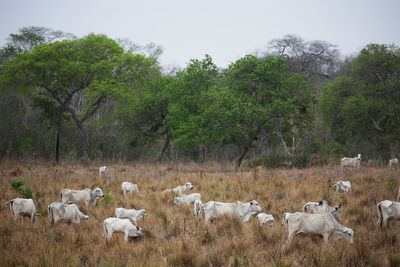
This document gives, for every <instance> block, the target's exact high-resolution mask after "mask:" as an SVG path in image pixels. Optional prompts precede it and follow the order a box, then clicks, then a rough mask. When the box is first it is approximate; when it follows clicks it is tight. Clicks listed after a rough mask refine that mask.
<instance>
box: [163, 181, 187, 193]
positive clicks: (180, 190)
mask: <svg viewBox="0 0 400 267" xmlns="http://www.w3.org/2000/svg"><path fill="white" fill-rule="evenodd" d="M192 189H193V186H192V183H191V182H187V183H186V184H184V185H178V186H177V187H175V188H172V189H165V190H164V191H163V193H174V194H175V195H178V196H181V195H182V193H183V192H184V191H189V190H192Z"/></svg>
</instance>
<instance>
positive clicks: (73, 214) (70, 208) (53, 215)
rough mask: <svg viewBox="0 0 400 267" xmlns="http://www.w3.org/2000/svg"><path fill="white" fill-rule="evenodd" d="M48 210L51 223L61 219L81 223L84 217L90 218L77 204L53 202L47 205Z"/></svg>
mask: <svg viewBox="0 0 400 267" xmlns="http://www.w3.org/2000/svg"><path fill="white" fill-rule="evenodd" d="M47 211H48V213H49V217H50V224H51V225H53V224H56V223H58V222H59V221H61V220H65V221H67V222H73V223H76V224H79V223H80V222H81V220H82V219H84V220H87V219H89V216H87V215H85V214H83V213H82V212H81V211H80V210H79V208H78V206H77V205H76V204H64V203H61V202H53V203H51V204H50V205H49V206H48V207H47Z"/></svg>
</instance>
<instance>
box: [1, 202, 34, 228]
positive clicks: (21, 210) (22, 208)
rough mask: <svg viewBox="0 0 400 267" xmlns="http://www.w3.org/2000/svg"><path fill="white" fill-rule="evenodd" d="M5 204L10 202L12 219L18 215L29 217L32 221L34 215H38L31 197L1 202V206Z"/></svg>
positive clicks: (15, 218)
mask: <svg viewBox="0 0 400 267" xmlns="http://www.w3.org/2000/svg"><path fill="white" fill-rule="evenodd" d="M7 204H10V210H11V214H12V216H13V218H14V220H17V219H18V216H21V217H29V218H31V221H32V222H34V221H35V217H36V216H40V215H39V214H38V213H36V206H35V203H33V200H32V199H31V198H28V199H25V198H14V199H11V200H10V201H7V202H6V203H4V204H2V205H1V207H2V208H3V206H4V205H7Z"/></svg>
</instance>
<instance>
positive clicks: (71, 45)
mask: <svg viewBox="0 0 400 267" xmlns="http://www.w3.org/2000/svg"><path fill="white" fill-rule="evenodd" d="M132 57H134V56H133V55H132V54H129V53H124V52H123V49H122V48H121V47H120V46H119V45H118V44H117V43H116V42H115V41H113V40H111V39H109V38H107V37H106V36H104V35H94V34H90V35H88V36H86V37H84V38H81V39H76V40H67V41H59V42H54V43H50V44H43V45H39V46H36V47H35V48H33V49H32V50H31V51H29V52H25V53H22V54H19V55H17V56H16V57H15V59H13V60H11V61H10V62H9V63H7V64H5V72H4V75H3V78H2V79H3V81H4V83H5V84H7V85H15V84H17V85H19V86H20V87H22V88H24V89H26V90H30V91H32V92H33V93H32V94H33V95H34V96H33V97H34V98H35V99H42V100H43V103H45V104H43V105H42V108H44V109H45V110H47V111H50V110H51V109H55V110H57V111H58V112H59V113H64V112H65V113H66V114H67V116H68V117H69V118H70V120H71V121H73V122H74V124H75V126H76V127H77V129H78V130H79V133H80V138H79V144H80V146H79V147H80V149H81V155H82V159H83V161H84V163H85V164H89V163H90V157H89V144H88V135H87V130H86V127H85V123H86V121H87V120H88V119H89V118H90V117H91V116H92V115H93V114H95V113H96V111H97V110H98V109H99V108H100V107H101V106H102V105H103V104H104V103H105V101H106V99H107V97H109V96H110V95H111V94H113V93H114V92H116V91H118V90H123V89H124V88H126V87H128V86H130V82H131V81H130V80H129V77H130V73H131V72H134V71H137V68H136V67H135V66H134V65H133V63H134V62H135V61H134V59H133V58H132ZM131 63H132V64H131ZM82 96H84V100H85V101H79V100H82Z"/></svg>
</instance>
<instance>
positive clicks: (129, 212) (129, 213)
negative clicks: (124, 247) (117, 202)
mask: <svg viewBox="0 0 400 267" xmlns="http://www.w3.org/2000/svg"><path fill="white" fill-rule="evenodd" d="M145 215H147V212H146V210H143V209H141V210H135V209H124V208H116V209H115V214H114V216H115V217H116V218H119V219H131V220H132V221H133V222H134V223H135V224H136V223H137V221H138V220H139V219H143V218H144V216H145Z"/></svg>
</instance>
